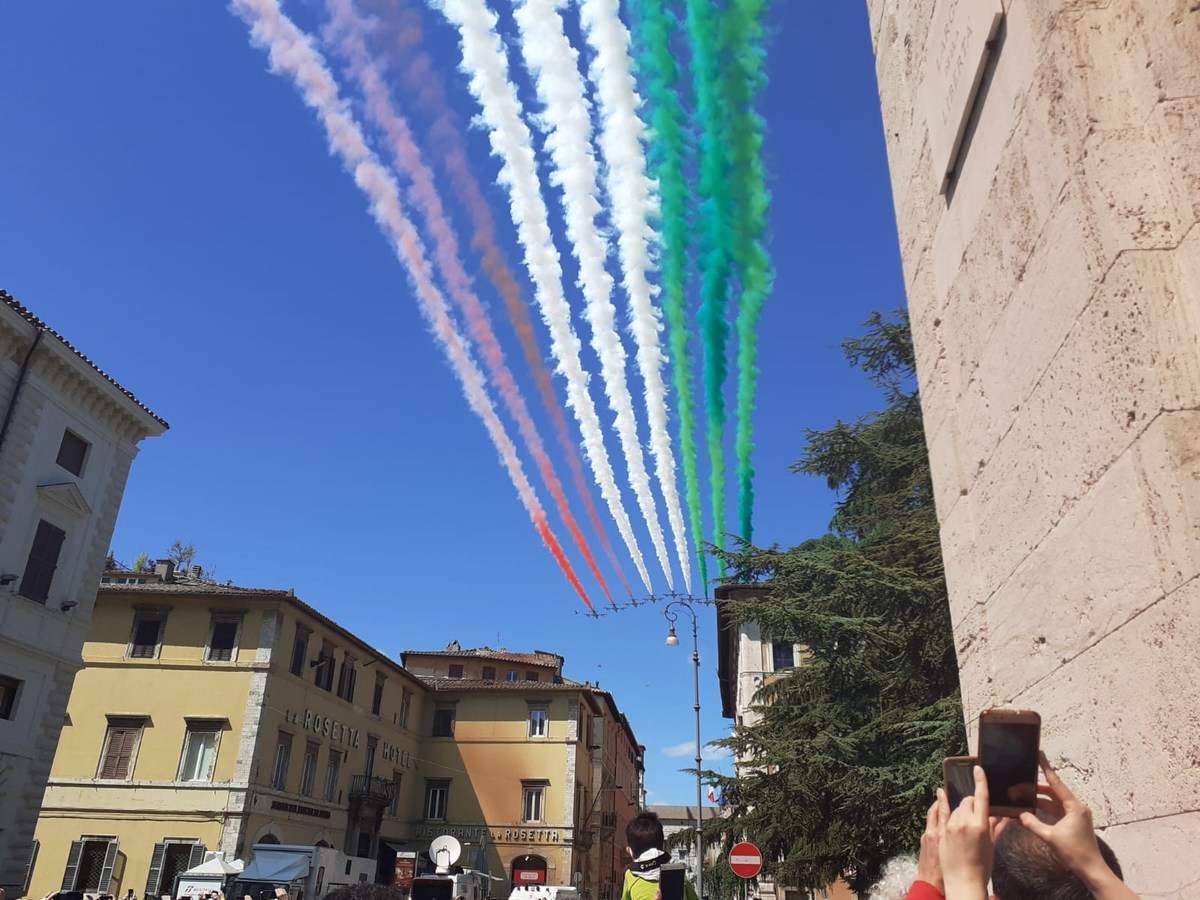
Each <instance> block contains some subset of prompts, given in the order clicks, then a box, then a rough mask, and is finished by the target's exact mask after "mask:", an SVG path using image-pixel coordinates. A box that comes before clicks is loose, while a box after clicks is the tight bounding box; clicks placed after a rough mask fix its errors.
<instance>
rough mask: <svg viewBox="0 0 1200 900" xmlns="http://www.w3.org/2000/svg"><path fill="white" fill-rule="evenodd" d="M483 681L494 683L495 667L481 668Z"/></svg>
mask: <svg viewBox="0 0 1200 900" xmlns="http://www.w3.org/2000/svg"><path fill="white" fill-rule="evenodd" d="M483 680H484V681H495V680H496V667H495V666H484V667H483Z"/></svg>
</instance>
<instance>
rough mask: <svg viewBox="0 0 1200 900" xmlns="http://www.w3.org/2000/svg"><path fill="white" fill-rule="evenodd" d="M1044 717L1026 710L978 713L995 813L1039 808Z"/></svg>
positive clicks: (981, 751) (983, 762)
mask: <svg viewBox="0 0 1200 900" xmlns="http://www.w3.org/2000/svg"><path fill="white" fill-rule="evenodd" d="M1041 733H1042V717H1041V716H1039V715H1038V714H1037V713H1035V712H1032V711H1031V710H1026V709H985V710H984V711H983V712H981V713H980V714H979V765H981V766H982V767H983V772H984V774H985V775H986V776H987V782H988V797H989V805H990V807H991V814H992V815H994V816H1011V817H1015V816H1019V815H1020V814H1021V813H1023V812H1033V811H1034V810H1035V809H1037V781H1038V745H1039V743H1040V741H1041Z"/></svg>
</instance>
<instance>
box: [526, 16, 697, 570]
mask: <svg viewBox="0 0 1200 900" xmlns="http://www.w3.org/2000/svg"><path fill="white" fill-rule="evenodd" d="M560 3H561V0H516V2H515V3H514V7H513V15H514V17H515V18H516V20H517V29H518V30H519V31H520V35H521V53H522V55H523V56H524V58H525V65H526V67H527V68H528V69H529V72H530V75H532V76H533V80H534V83H535V84H536V85H537V92H538V97H539V98H540V99H541V102H542V106H543V114H542V116H540V117H539V121H540V122H542V123H543V125H544V128H545V130H546V149H547V150H549V152H550V159H551V160H552V161H553V163H554V173H553V174H552V175H551V179H550V180H551V182H552V183H554V184H557V185H559V187H560V188H561V189H562V203H563V212H564V214H565V217H566V223H567V237H568V238H569V239H570V241H571V244H572V247H573V248H574V251H575V258H576V259H578V260H579V286H580V287H581V288H582V289H583V299H584V317H585V318H586V319H587V320H588V324H589V325H590V326H591V329H592V347H593V348H594V349H595V351H596V355H597V356H599V357H600V372H601V374H602V375H603V378H604V392H605V394H606V395H607V397H608V405H609V407H610V408H611V409H612V411H613V414H614V417H615V424H616V428H617V436H618V437H619V438H620V441H621V449H622V451H623V453H624V455H625V464H626V468H627V470H628V472H629V483H630V484H631V485H632V487H633V492H634V495H635V496H636V497H637V501H638V506H639V507H640V508H641V511H642V518H643V519H645V521H646V528H647V529H648V530H649V532H650V541H651V543H653V544H654V550H655V552H656V553H657V554H658V562H659V565H660V566H662V570H663V574H664V575H665V576H666V578H667V585H668V586H669V587H674V585H673V583H672V577H671V561H670V558H669V557H668V556H667V548H666V546H665V545H664V543H663V534H662V526H660V525H659V522H658V511H657V510H656V509H655V506H654V495H653V494H652V493H651V491H650V476H649V475H647V474H646V462H645V459H644V457H643V455H642V445H641V441H639V440H638V433H637V419H636V418H635V416H634V412H633V398H632V397H631V396H630V394H629V386H628V384H627V383H626V380H625V348H624V347H623V346H622V344H621V336H620V334H619V333H618V332H617V324H616V318H617V311H616V308H615V307H614V306H613V303H612V277H611V276H610V275H609V274H608V270H607V269H606V268H605V266H604V263H605V258H606V257H607V256H608V245H607V243H606V242H605V240H604V238H603V237H601V235H600V232H599V230H598V229H597V228H596V215H597V213H599V212H600V203H599V201H598V200H597V199H596V197H597V194H599V192H600V189H599V185H598V173H597V168H598V167H597V165H596V156H595V154H594V153H593V152H592V123H591V117H590V116H589V115H588V104H587V100H586V99H585V97H584V87H583V77H582V76H581V75H580V74H579V66H578V54H577V53H576V51H575V48H574V47H572V46H571V42H570V41H569V40H567V36H566V33H565V32H564V31H563V20H562V16H561V15H559V12H558V7H559V4H560Z"/></svg>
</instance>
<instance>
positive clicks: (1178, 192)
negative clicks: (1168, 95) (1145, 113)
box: [1150, 96, 1200, 225]
mask: <svg viewBox="0 0 1200 900" xmlns="http://www.w3.org/2000/svg"><path fill="white" fill-rule="evenodd" d="M1197 122H1200V96H1196V97H1185V98H1182V99H1179V100H1164V101H1163V102H1162V103H1160V104H1158V106H1157V107H1156V108H1155V110H1154V115H1153V116H1152V117H1151V121H1150V129H1151V135H1152V140H1153V142H1154V145H1155V147H1156V148H1157V153H1158V157H1159V158H1160V159H1161V160H1162V161H1163V167H1162V176H1163V180H1164V182H1165V187H1166V190H1167V193H1168V194H1169V195H1170V201H1171V207H1172V208H1173V209H1174V210H1175V211H1176V212H1177V213H1178V214H1179V215H1180V216H1181V217H1182V218H1183V220H1184V221H1185V222H1187V221H1189V220H1190V222H1191V223H1192V224H1193V225H1194V224H1195V223H1196V222H1197V221H1200V128H1197V127H1196V123H1197Z"/></svg>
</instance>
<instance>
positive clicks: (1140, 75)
mask: <svg viewBox="0 0 1200 900" xmlns="http://www.w3.org/2000/svg"><path fill="white" fill-rule="evenodd" d="M1144 19H1145V16H1144V15H1143V12H1142V10H1140V9H1139V8H1138V7H1137V6H1136V5H1134V4H1131V3H1110V4H1109V5H1107V6H1104V7H1097V8H1094V9H1086V10H1080V11H1079V14H1077V15H1069V16H1063V17H1062V19H1061V20H1060V29H1061V30H1062V32H1063V33H1064V35H1067V36H1069V37H1070V39H1071V40H1072V43H1073V45H1074V46H1073V53H1072V56H1073V57H1074V61H1075V65H1076V73H1077V75H1078V77H1079V78H1080V79H1081V82H1082V84H1081V87H1082V88H1083V91H1084V98H1085V108H1086V110H1087V115H1088V120H1089V122H1090V123H1091V125H1092V127H1093V128H1095V129H1097V130H1107V129H1119V128H1127V127H1131V126H1135V125H1141V124H1143V123H1144V122H1145V121H1146V119H1147V118H1148V117H1149V115H1150V113H1151V111H1152V110H1153V109H1154V105H1155V104H1156V103H1157V102H1158V101H1159V99H1160V96H1161V92H1160V90H1159V87H1158V85H1157V83H1156V79H1155V77H1154V72H1153V70H1152V69H1151V61H1150V48H1149V46H1148V45H1147V42H1146V33H1145V24H1144Z"/></svg>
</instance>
